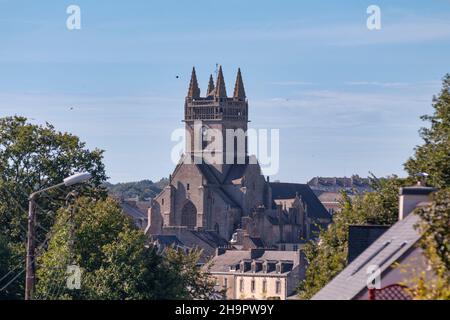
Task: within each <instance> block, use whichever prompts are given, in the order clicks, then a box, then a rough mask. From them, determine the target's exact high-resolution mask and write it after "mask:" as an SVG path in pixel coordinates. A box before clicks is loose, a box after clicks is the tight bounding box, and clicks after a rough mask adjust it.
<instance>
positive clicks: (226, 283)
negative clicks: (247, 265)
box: [223, 278, 228, 289]
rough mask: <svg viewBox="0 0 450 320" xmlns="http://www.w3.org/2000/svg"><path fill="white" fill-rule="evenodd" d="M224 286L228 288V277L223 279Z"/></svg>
mask: <svg viewBox="0 0 450 320" xmlns="http://www.w3.org/2000/svg"><path fill="white" fill-rule="evenodd" d="M223 287H224V288H225V289H226V288H228V279H227V278H224V279H223Z"/></svg>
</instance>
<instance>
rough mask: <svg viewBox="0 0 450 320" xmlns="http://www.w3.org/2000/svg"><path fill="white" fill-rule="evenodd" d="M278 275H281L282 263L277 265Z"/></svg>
mask: <svg viewBox="0 0 450 320" xmlns="http://www.w3.org/2000/svg"><path fill="white" fill-rule="evenodd" d="M277 273H281V263H277Z"/></svg>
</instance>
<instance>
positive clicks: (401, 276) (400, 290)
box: [312, 184, 435, 300]
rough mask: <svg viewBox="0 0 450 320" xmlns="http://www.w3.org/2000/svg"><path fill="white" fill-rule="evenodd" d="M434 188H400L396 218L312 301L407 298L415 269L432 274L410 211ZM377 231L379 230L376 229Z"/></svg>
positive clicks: (420, 204)
mask: <svg viewBox="0 0 450 320" xmlns="http://www.w3.org/2000/svg"><path fill="white" fill-rule="evenodd" d="M433 191H435V189H433V188H430V187H425V186H422V185H420V184H419V185H417V186H412V187H405V188H401V189H400V203H399V221H398V222H397V223H395V224H394V225H393V226H392V227H390V228H389V229H388V230H386V231H384V232H383V233H382V234H381V235H379V236H378V238H377V239H376V240H375V241H373V243H372V244H371V245H370V246H369V247H368V248H367V249H365V250H363V251H362V253H361V254H359V255H358V256H357V257H356V258H355V257H353V258H352V259H353V260H352V261H351V262H350V263H349V264H348V266H347V267H346V268H345V269H344V270H343V271H342V272H340V273H339V274H338V275H337V276H336V277H335V278H334V279H333V280H331V281H330V282H329V283H328V284H327V285H326V286H325V287H324V288H323V289H322V290H320V291H319V292H318V293H317V294H316V295H314V296H313V298H312V299H313V300H366V299H369V298H370V299H376V292H380V294H381V296H386V292H388V293H389V294H388V296H391V298H392V299H393V298H395V297H397V298H398V299H410V298H411V297H410V296H409V295H408V293H407V290H405V285H406V286H407V285H408V280H410V279H411V278H412V277H413V276H414V274H415V272H421V271H424V272H425V273H426V275H427V277H433V274H432V273H431V271H430V269H429V266H428V261H427V259H426V257H425V256H424V254H423V251H422V249H421V248H420V247H419V246H418V245H417V243H418V241H419V240H420V238H421V234H420V232H419V231H418V230H417V228H416V226H417V224H418V223H419V222H420V218H419V216H417V215H416V214H415V213H414V212H413V211H414V210H415V209H416V208H418V207H421V206H426V205H428V204H429V195H430V194H431V193H432V192H433ZM380 233H381V232H380Z"/></svg>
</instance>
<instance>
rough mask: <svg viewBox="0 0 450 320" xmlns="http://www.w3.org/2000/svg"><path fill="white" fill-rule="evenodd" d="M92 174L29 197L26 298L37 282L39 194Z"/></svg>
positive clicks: (79, 178) (79, 179)
mask: <svg viewBox="0 0 450 320" xmlns="http://www.w3.org/2000/svg"><path fill="white" fill-rule="evenodd" d="M91 177H92V175H91V174H90V173H87V172H82V173H77V174H74V175H72V176H70V177H67V178H65V179H64V180H63V182H61V183H59V184H56V185H54V186H51V187H48V188H45V189H42V190H39V191H36V192H33V193H32V194H31V195H30V196H29V198H28V201H29V206H28V234H27V259H26V276H25V300H31V299H32V297H33V293H34V284H35V277H36V276H35V271H36V270H35V264H34V253H35V252H34V250H35V243H34V239H35V233H36V228H35V226H36V200H37V199H38V198H39V196H40V195H41V194H42V193H44V192H47V191H50V190H53V189H56V188H59V187H70V186H73V185H75V184H78V183H84V182H86V181H88V180H89V179H91Z"/></svg>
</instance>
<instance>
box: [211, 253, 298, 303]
mask: <svg viewBox="0 0 450 320" xmlns="http://www.w3.org/2000/svg"><path fill="white" fill-rule="evenodd" d="M304 265H305V263H304V260H303V261H302V256H301V253H300V251H277V250H268V249H251V250H227V249H221V248H219V249H217V254H216V256H215V257H214V259H213V260H212V267H211V268H210V270H209V272H210V273H211V275H212V276H213V277H214V278H215V279H216V289H217V290H221V291H222V290H223V291H224V292H225V296H226V299H251V300H266V299H280V300H286V299H287V298H288V297H289V296H291V295H293V294H294V293H295V288H296V286H297V284H298V282H299V281H300V280H301V279H303V277H304Z"/></svg>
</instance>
